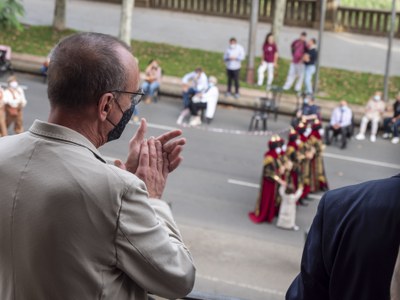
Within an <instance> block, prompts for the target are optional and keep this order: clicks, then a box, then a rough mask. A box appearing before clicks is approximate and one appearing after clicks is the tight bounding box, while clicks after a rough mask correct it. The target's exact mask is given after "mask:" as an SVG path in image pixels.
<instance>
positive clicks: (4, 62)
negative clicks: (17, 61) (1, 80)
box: [0, 45, 12, 72]
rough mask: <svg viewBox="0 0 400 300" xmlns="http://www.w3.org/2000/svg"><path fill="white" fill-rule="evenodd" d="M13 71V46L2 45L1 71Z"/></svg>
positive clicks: (0, 53) (0, 49)
mask: <svg viewBox="0 0 400 300" xmlns="http://www.w3.org/2000/svg"><path fill="white" fill-rule="evenodd" d="M7 71H11V72H12V66H11V47H9V46H6V45H0V72H7Z"/></svg>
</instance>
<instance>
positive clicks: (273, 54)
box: [257, 33, 278, 91]
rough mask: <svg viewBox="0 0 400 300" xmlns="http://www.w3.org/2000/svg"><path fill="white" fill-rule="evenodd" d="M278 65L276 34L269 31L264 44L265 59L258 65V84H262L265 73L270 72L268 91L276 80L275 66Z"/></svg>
mask: <svg viewBox="0 0 400 300" xmlns="http://www.w3.org/2000/svg"><path fill="white" fill-rule="evenodd" d="M277 67H278V47H277V46H276V44H275V41H274V36H273V34H272V33H268V34H267V37H266V38H265V42H264V45H263V60H262V62H261V65H260V66H259V67H258V70H257V74H258V81H257V85H258V86H262V85H263V82H264V73H265V71H267V72H268V79H267V91H270V90H271V85H272V81H273V80H274V68H277Z"/></svg>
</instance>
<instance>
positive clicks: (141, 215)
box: [115, 179, 195, 299]
mask: <svg viewBox="0 0 400 300" xmlns="http://www.w3.org/2000/svg"><path fill="white" fill-rule="evenodd" d="M115 244H116V256H117V267H118V268H119V269H121V270H122V271H123V272H124V273H125V274H127V275H128V276H129V277H130V278H131V279H132V280H133V281H134V282H135V283H137V284H138V285H139V286H141V287H142V288H143V289H144V290H146V291H149V292H151V293H153V294H156V295H159V296H162V297H166V298H168V299H175V298H180V297H183V296H185V295H187V294H188V293H190V291H191V290H192V288H193V285H194V279H195V267H194V264H193V260H192V257H191V254H190V252H189V250H188V249H187V248H186V246H185V245H184V244H183V241H182V237H181V235H180V233H179V230H178V228H177V226H176V224H175V222H174V219H173V217H172V213H171V210H170V208H169V206H168V204H167V203H165V202H164V201H162V200H160V199H149V198H148V194H147V191H146V187H145V184H144V183H143V182H142V181H140V180H139V179H137V181H136V182H135V183H134V184H133V185H131V186H130V187H129V188H128V189H127V191H126V192H125V193H124V195H123V197H122V199H121V208H120V213H119V218H118V227H117V232H116V241H115Z"/></svg>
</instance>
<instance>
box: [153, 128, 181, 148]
mask: <svg viewBox="0 0 400 300" xmlns="http://www.w3.org/2000/svg"><path fill="white" fill-rule="evenodd" d="M180 135H182V130H179V129H177V130H172V131H169V132H167V133H164V134H162V135H160V136H159V137H157V140H159V141H160V142H161V144H162V145H165V144H166V143H167V142H168V141H170V140H172V139H174V138H176V137H178V136H180Z"/></svg>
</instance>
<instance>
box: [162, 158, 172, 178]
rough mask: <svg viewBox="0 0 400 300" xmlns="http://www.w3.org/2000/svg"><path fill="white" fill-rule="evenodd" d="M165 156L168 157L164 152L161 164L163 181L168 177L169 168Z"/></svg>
mask: <svg viewBox="0 0 400 300" xmlns="http://www.w3.org/2000/svg"><path fill="white" fill-rule="evenodd" d="M167 156H168V155H167V153H165V152H164V153H162V163H163V165H162V173H163V177H164V179H165V180H166V179H167V177H168V173H169V167H170V164H169V161H168V157H167Z"/></svg>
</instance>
